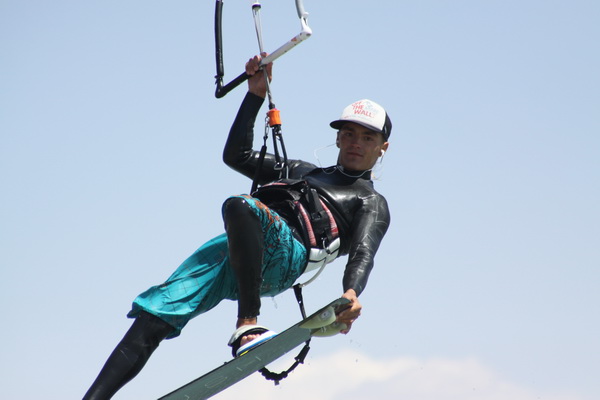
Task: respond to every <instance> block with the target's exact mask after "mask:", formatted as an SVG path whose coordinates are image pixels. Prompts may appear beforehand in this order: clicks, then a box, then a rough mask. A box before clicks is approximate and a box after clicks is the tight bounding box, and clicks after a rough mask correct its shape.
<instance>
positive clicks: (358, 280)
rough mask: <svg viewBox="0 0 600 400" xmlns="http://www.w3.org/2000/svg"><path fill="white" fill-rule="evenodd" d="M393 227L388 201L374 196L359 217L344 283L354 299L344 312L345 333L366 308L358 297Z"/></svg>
mask: <svg viewBox="0 0 600 400" xmlns="http://www.w3.org/2000/svg"><path fill="white" fill-rule="evenodd" d="M389 224H390V214H389V209H388V206H387V202H386V201H385V198H383V197H382V196H373V197H371V198H369V199H368V200H367V202H366V204H363V207H362V208H361V210H360V211H359V212H358V214H357V215H356V216H355V218H354V220H353V224H352V236H351V241H352V243H351V246H350V252H349V253H348V263H347V264H346V269H345V271H344V278H343V280H342V283H343V287H344V295H343V296H342V297H345V298H347V299H348V300H350V308H348V309H347V310H345V311H343V312H342V313H340V315H339V316H338V318H337V321H338V322H342V323H344V324H346V326H347V327H346V329H344V330H342V331H341V333H344V334H346V333H348V332H349V331H350V329H351V328H352V324H353V323H354V321H356V319H357V318H358V317H359V316H360V314H361V311H362V305H361V304H360V302H359V301H358V296H359V295H360V294H361V293H362V291H363V290H364V288H365V286H366V284H367V280H368V278H369V274H370V273H371V270H372V269H373V266H374V258H375V253H377V249H378V248H379V245H380V244H381V240H382V239H383V237H384V235H385V233H386V232H387V229H388V227H389Z"/></svg>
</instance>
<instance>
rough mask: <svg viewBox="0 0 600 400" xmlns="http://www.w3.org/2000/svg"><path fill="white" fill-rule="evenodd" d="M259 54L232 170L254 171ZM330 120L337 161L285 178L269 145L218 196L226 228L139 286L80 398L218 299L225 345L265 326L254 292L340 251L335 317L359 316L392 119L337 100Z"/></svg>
mask: <svg viewBox="0 0 600 400" xmlns="http://www.w3.org/2000/svg"><path fill="white" fill-rule="evenodd" d="M260 60H261V57H260V56H255V57H254V58H252V59H250V60H249V61H248V63H247V64H246V72H247V74H248V75H250V76H251V77H250V78H249V80H248V88H249V89H248V93H247V94H246V97H245V98H244V101H243V103H242V105H241V106H240V109H239V111H238V114H237V116H236V119H235V121H234V123H233V125H232V127H231V130H230V132H229V137H228V139H227V143H226V145H225V150H224V152H223V160H224V162H225V163H226V164H227V165H229V166H230V167H231V168H233V169H234V170H236V171H238V172H240V173H242V174H244V175H246V176H248V177H250V178H254V177H255V176H256V170H257V169H258V164H259V155H258V152H256V151H254V150H252V144H253V138H254V136H253V126H254V121H255V119H256V116H257V114H258V112H259V110H260V108H261V106H262V104H263V102H264V98H265V96H266V91H267V87H266V79H265V77H264V74H265V73H267V75H268V77H269V79H270V78H271V70H272V65H271V64H269V65H268V66H266V67H265V68H264V69H259V63H260ZM330 125H331V127H333V128H335V129H337V130H338V133H337V139H336V144H337V146H338V147H339V149H340V150H339V155H338V161H337V165H335V166H332V167H329V168H317V167H316V166H315V165H313V164H310V163H307V162H305V161H301V160H290V161H289V163H288V168H289V169H288V177H287V179H283V180H280V179H279V171H277V170H276V169H275V168H274V167H275V164H276V162H277V160H276V158H275V157H274V156H273V155H270V154H267V155H266V156H265V158H264V161H263V163H262V166H261V168H260V173H259V175H258V181H259V184H260V185H262V186H261V187H260V188H259V189H258V190H257V191H256V192H255V193H253V194H252V196H248V195H241V196H232V197H230V198H229V199H227V200H226V201H225V203H224V204H223V209H222V213H223V220H224V224H225V231H226V233H224V234H222V235H221V236H218V237H216V238H214V239H212V240H210V241H209V242H207V243H206V244H205V245H203V246H202V247H201V248H200V249H198V250H197V251H196V252H195V253H194V254H192V255H191V256H190V257H189V258H188V259H187V260H185V261H184V262H183V264H181V266H180V267H179V268H178V269H177V270H176V271H175V272H174V273H173V275H171V277H170V278H169V279H168V280H167V281H166V282H165V283H163V284H161V285H158V286H154V287H152V288H150V289H148V290H147V291H146V292H144V293H142V294H140V295H139V296H138V297H137V298H136V299H135V301H134V303H133V308H132V310H131V311H130V313H129V315H128V316H129V317H131V318H135V320H134V323H133V325H132V326H131V328H130V329H129V331H128V332H127V333H126V334H125V336H124V338H123V339H122V341H121V342H120V343H119V344H118V345H117V347H116V348H115V350H114V351H113V353H112V354H111V355H110V357H109V359H108V360H107V362H106V364H105V365H104V367H103V369H102V371H101V372H100V374H99V375H98V377H97V378H96V381H95V382H94V383H93V385H92V386H91V387H90V389H89V390H88V392H87V394H86V395H85V397H84V399H85V400H91V399H94V400H98V399H109V398H111V397H112V396H113V395H114V394H115V393H116V392H117V390H119V389H120V388H121V387H122V386H123V385H125V384H126V383H127V382H129V381H130V380H131V379H133V378H134V377H135V376H136V375H137V374H138V373H139V371H141V369H142V368H143V366H144V365H145V363H146V361H147V360H148V359H149V357H150V355H151V354H152V352H153V351H154V350H155V349H156V348H157V347H158V345H159V343H160V342H161V341H162V340H163V339H169V338H173V337H176V336H178V335H179V334H180V332H181V329H183V327H184V326H185V325H186V324H187V323H188V322H189V320H190V319H192V318H193V317H195V316H197V315H199V314H202V313H204V312H206V311H208V310H210V309H212V308H213V307H215V306H216V305H217V304H218V303H219V302H220V301H222V300H223V299H231V300H237V302H238V316H237V321H236V328H237V329H236V330H235V332H234V334H233V335H232V338H231V340H230V341H229V345H230V346H232V348H233V354H234V355H238V354H241V352H243V351H244V350H246V349H248V348H249V347H252V346H254V345H256V344H257V343H258V342H261V341H263V340H268V338H270V337H272V335H273V333H272V332H270V331H269V330H267V329H266V328H265V327H261V326H258V325H256V324H257V318H258V315H259V311H260V298H261V297H264V296H274V295H276V294H279V293H281V292H283V291H285V290H286V289H288V288H290V287H291V286H292V285H293V283H294V282H295V281H296V279H297V278H298V277H299V276H300V275H301V274H303V273H304V272H307V271H308V270H311V269H314V268H316V267H319V266H323V265H324V264H325V263H327V262H329V261H332V259H334V258H335V257H337V256H339V255H345V254H347V255H348V262H347V265H346V269H345V271H344V276H343V279H342V284H343V294H342V296H343V297H345V298H347V299H349V300H350V306H349V308H348V309H346V310H344V311H343V312H342V313H341V314H340V315H339V316H338V319H337V322H339V323H340V326H342V330H341V332H342V333H348V332H349V331H350V329H351V327H352V324H353V323H354V322H355V320H356V319H357V318H358V317H359V315H360V313H361V310H362V306H361V304H360V302H359V301H358V296H359V295H360V294H361V292H362V291H363V289H364V288H365V285H366V283H367V278H368V275H369V273H370V271H371V269H372V268H373V264H374V261H373V260H374V256H375V253H376V251H377V249H378V247H379V244H380V242H381V240H382V238H383V236H384V235H385V233H386V231H387V228H388V226H389V222H390V216H389V211H388V207H387V202H386V200H385V198H384V197H383V196H381V195H380V194H379V193H377V192H376V191H375V190H374V188H373V182H372V181H371V180H370V178H371V169H372V168H373V166H374V164H375V162H376V161H377V160H378V158H379V157H381V156H383V154H384V153H385V151H386V150H387V148H388V145H389V144H388V138H389V135H390V133H391V127H392V125H391V122H390V119H389V117H388V116H387V113H386V112H385V110H384V109H383V108H382V107H381V106H379V105H378V104H376V103H374V102H372V101H370V100H361V101H358V102H356V103H353V104H351V105H350V106H348V107H346V109H344V112H343V114H342V116H341V118H340V119H338V120H336V121H333V122H332V123H331V124H330Z"/></svg>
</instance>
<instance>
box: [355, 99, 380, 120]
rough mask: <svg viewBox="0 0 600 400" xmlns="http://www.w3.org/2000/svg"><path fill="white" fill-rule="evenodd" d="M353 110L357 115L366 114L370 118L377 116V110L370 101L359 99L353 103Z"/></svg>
mask: <svg viewBox="0 0 600 400" xmlns="http://www.w3.org/2000/svg"><path fill="white" fill-rule="evenodd" d="M352 111H353V112H354V114H357V115H364V116H366V117H369V118H375V115H374V114H377V110H375V108H374V107H373V106H372V105H371V103H370V102H363V101H357V102H356V103H352Z"/></svg>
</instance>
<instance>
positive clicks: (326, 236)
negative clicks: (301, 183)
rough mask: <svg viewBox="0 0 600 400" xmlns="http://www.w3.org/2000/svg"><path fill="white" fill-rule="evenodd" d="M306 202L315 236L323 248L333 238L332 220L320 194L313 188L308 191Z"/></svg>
mask: <svg viewBox="0 0 600 400" xmlns="http://www.w3.org/2000/svg"><path fill="white" fill-rule="evenodd" d="M306 202H307V203H308V211H309V213H310V221H311V225H312V228H313V231H314V233H315V237H316V238H318V239H319V240H320V241H321V243H317V245H322V246H323V248H325V247H327V246H328V245H329V244H330V243H331V241H332V240H333V235H332V234H331V221H330V220H329V214H327V212H326V211H325V209H324V208H323V206H322V205H321V200H320V198H319V194H318V193H317V191H316V190H315V189H313V188H310V189H309V190H308V191H307V192H306Z"/></svg>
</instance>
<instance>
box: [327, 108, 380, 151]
mask: <svg viewBox="0 0 600 400" xmlns="http://www.w3.org/2000/svg"><path fill="white" fill-rule="evenodd" d="M346 122H354V123H356V124H359V125H362V126H364V127H365V128H369V129H372V130H374V131H375V132H380V133H382V134H383V136H384V138H385V140H386V141H387V140H388V138H389V137H390V134H391V133H392V121H390V118H389V117H388V115H387V112H386V111H385V110H384V109H383V107H381V106H380V105H379V104H377V103H375V102H374V101H371V100H368V99H363V100H358V101H355V102H354V103H352V104H350V105H349V106H348V107H346V108H344V111H343V112H342V116H341V117H340V118H339V119H337V120H335V121H332V122H331V123H330V124H329V126H331V127H332V128H334V129H340V128H341V127H342V126H343V125H344V123H346Z"/></svg>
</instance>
